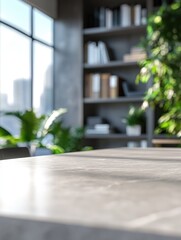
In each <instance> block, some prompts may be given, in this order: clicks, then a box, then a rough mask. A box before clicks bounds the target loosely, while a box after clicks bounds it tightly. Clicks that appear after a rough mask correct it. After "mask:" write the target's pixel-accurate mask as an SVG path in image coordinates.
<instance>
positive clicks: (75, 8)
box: [55, 0, 83, 126]
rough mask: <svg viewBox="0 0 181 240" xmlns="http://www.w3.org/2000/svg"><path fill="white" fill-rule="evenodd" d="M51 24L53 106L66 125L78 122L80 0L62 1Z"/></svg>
mask: <svg viewBox="0 0 181 240" xmlns="http://www.w3.org/2000/svg"><path fill="white" fill-rule="evenodd" d="M58 10H59V11H58V16H59V17H58V20H56V23H55V47H56V53H55V108H59V107H65V108H67V110H68V113H67V114H66V115H65V121H64V122H65V123H66V125H68V126H80V125H81V124H82V12H83V11H82V0H74V1H73V2H72V0H63V1H59V5H58Z"/></svg>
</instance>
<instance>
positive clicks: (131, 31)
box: [82, 0, 152, 148]
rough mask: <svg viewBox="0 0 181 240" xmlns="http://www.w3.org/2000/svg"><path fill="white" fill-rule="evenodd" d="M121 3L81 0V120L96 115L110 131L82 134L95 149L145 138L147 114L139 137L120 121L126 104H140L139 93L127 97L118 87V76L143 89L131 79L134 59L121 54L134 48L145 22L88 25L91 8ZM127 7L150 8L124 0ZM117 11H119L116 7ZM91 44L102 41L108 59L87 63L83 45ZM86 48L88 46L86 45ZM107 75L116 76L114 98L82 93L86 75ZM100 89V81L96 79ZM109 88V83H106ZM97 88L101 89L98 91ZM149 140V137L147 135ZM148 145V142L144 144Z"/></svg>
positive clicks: (135, 64)
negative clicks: (82, 6) (82, 10)
mask: <svg viewBox="0 0 181 240" xmlns="http://www.w3.org/2000/svg"><path fill="white" fill-rule="evenodd" d="M124 4H125V1H121V0H119V1H118V0H114V1H107V0H103V1H94V0H93V1H91V0H88V1H84V24H83V25H84V29H83V31H82V35H83V44H84V56H85V55H86V57H84V62H83V76H84V78H83V123H84V126H87V125H88V124H87V120H88V118H89V117H92V116H95V117H96V116H97V117H100V118H101V119H102V120H103V122H104V121H105V122H106V123H108V124H109V125H110V126H111V128H112V131H111V132H110V133H109V134H90V133H89V134H86V136H85V139H86V142H87V144H90V145H93V147H95V148H104V147H118V146H127V143H128V142H129V141H135V142H138V143H139V142H141V141H142V140H146V141H149V138H148V135H149V130H148V129H149V126H148V125H149V120H148V116H147V115H146V116H145V125H146V126H145V127H144V128H143V130H142V134H141V135H140V136H127V135H126V133H125V124H123V123H122V118H124V117H125V116H126V115H127V113H128V110H129V107H130V106H133V105H134V106H141V104H142V102H143V95H142V96H137V95H136V94H135V96H134V94H133V96H131V97H129V96H126V95H125V94H124V92H122V90H120V85H121V81H122V80H121V79H124V81H126V82H127V84H128V85H129V86H131V88H132V89H133V91H135V93H136V92H138V91H142V92H144V91H145V90H146V88H147V86H145V85H143V84H139V85H136V84H135V79H136V75H137V73H138V72H139V64H138V61H136V60H135V59H133V60H131V59H129V61H125V60H124V56H125V55H126V54H127V55H130V54H131V53H130V52H131V51H132V48H135V47H138V44H139V42H140V40H141V38H143V37H144V35H145V33H146V24H142V23H141V20H140V23H139V24H137V25H135V24H134V22H131V24H129V25H128V26H121V24H118V25H119V26H115V25H113V24H112V26H109V27H107V26H106V24H105V26H96V24H92V25H91V24H90V21H89V16H93V15H94V14H95V12H94V11H95V10H96V11H97V9H101V11H102V9H103V11H107V10H106V9H111V10H112V9H118V8H120V9H121V6H122V5H124ZM127 4H128V6H130V7H131V8H134V6H136V5H139V7H141V9H145V10H146V12H147V14H148V12H150V11H151V8H152V3H150V0H146V1H142V0H138V1H134V0H132V1H131V0H130V1H127ZM120 11H121V10H120ZM140 17H141V16H140ZM92 42H93V43H94V46H97V48H98V50H99V42H103V43H104V44H105V46H106V51H108V53H109V59H106V61H104V62H101V61H100V62H99V61H97V62H93V61H91V62H89V61H88V60H87V55H88V53H89V52H88V51H87V45H88V44H89V43H92ZM88 47H89V46H88ZM98 55H100V53H98ZM106 73H107V74H110V75H113V76H117V77H118V82H119V84H118V86H119V90H118V91H119V93H118V95H117V96H115V97H113V98H112V97H111V98H110V97H106V98H105V97H101V95H99V97H96V98H94V97H90V96H89V97H87V96H86V94H85V88H86V87H87V80H86V78H87V76H88V75H91V74H92V75H94V74H95V75H97V74H99V75H100V78H101V74H106ZM100 81H101V82H100V88H101V84H102V81H103V80H100ZM109 87H110V86H109ZM100 91H101V90H100ZM150 139H151V138H150ZM148 146H149V143H148Z"/></svg>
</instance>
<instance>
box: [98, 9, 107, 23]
mask: <svg viewBox="0 0 181 240" xmlns="http://www.w3.org/2000/svg"><path fill="white" fill-rule="evenodd" d="M105 26H106V9H105V7H100V10H99V27H105Z"/></svg>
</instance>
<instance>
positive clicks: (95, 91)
mask: <svg viewBox="0 0 181 240" xmlns="http://www.w3.org/2000/svg"><path fill="white" fill-rule="evenodd" d="M100 88H101V76H100V74H93V75H92V93H91V96H92V97H93V98H99V97H100Z"/></svg>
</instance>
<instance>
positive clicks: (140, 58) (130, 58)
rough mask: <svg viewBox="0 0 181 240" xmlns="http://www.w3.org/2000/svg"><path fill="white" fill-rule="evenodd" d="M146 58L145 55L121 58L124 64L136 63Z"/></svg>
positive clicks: (139, 54)
mask: <svg viewBox="0 0 181 240" xmlns="http://www.w3.org/2000/svg"><path fill="white" fill-rule="evenodd" d="M145 58H146V53H137V54H136V53H135V54H125V55H124V56H123V61H124V62H138V61H141V60H144V59H145Z"/></svg>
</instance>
